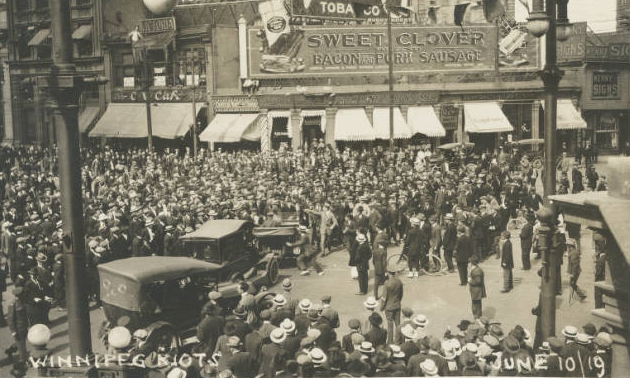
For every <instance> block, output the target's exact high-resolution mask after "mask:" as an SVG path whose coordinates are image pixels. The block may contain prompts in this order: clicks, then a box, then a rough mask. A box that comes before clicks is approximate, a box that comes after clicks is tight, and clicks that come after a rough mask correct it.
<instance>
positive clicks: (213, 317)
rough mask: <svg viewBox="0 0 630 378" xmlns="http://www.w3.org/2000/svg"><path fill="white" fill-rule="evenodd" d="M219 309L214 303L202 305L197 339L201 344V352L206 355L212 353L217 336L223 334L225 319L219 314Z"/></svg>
mask: <svg viewBox="0 0 630 378" xmlns="http://www.w3.org/2000/svg"><path fill="white" fill-rule="evenodd" d="M220 310H221V308H220V307H218V306H216V305H215V304H209V305H208V306H204V312H205V314H204V318H203V319H202V320H201V322H200V323H199V325H198V326H197V339H199V342H200V343H202V344H203V347H204V349H203V352H204V353H206V354H208V355H210V354H212V352H213V351H214V347H215V346H216V344H217V340H218V339H219V336H221V335H222V334H223V326H224V325H225V321H224V319H223V317H222V316H220Z"/></svg>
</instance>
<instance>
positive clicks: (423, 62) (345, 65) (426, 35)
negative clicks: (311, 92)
mask: <svg viewBox="0 0 630 378" xmlns="http://www.w3.org/2000/svg"><path fill="white" fill-rule="evenodd" d="M248 37H249V49H248V50H249V51H248V53H249V57H248V58H249V59H248V61H249V74H250V76H251V77H268V76H278V75H285V76H290V77H299V76H313V75H321V76H329V75H348V74H355V75H371V74H382V73H386V72H387V66H388V60H389V57H388V53H387V30H386V28H384V27H378V26H374V27H354V26H350V27H302V28H292V30H291V31H290V32H288V33H285V34H283V35H282V40H280V41H277V42H276V43H275V44H274V47H273V50H271V49H270V48H269V47H268V46H269V45H268V43H267V41H266V38H265V34H264V33H260V32H259V30H258V29H250V30H249V36H248ZM392 38H393V41H394V47H393V50H394V55H393V60H394V70H395V72H396V73H398V74H405V73H421V72H429V71H432V72H444V71H460V70H468V71H471V70H476V71H485V70H492V69H494V67H495V56H494V54H495V46H496V45H497V40H496V35H495V32H494V26H493V25H488V26H474V27H467V28H466V29H462V28H460V27H427V26H396V27H394V28H393V36H392Z"/></svg>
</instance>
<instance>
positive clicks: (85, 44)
mask: <svg viewBox="0 0 630 378" xmlns="http://www.w3.org/2000/svg"><path fill="white" fill-rule="evenodd" d="M75 45H76V47H77V50H76V51H77V55H78V56H92V41H88V40H85V39H82V40H79V41H76V42H75Z"/></svg>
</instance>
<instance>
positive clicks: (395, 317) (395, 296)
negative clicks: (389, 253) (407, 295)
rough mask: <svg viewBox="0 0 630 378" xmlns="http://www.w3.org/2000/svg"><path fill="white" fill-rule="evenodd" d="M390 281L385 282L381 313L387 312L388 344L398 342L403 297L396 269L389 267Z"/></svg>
mask: <svg viewBox="0 0 630 378" xmlns="http://www.w3.org/2000/svg"><path fill="white" fill-rule="evenodd" d="M387 275H388V279H387V282H385V296H384V297H383V301H382V302H381V311H385V318H386V319H387V343H388V344H391V343H395V342H398V340H396V339H397V338H398V337H397V333H396V332H394V330H395V329H398V326H399V325H400V308H401V302H402V297H403V284H402V281H401V280H400V279H399V278H398V277H396V268H395V267H394V266H391V267H387Z"/></svg>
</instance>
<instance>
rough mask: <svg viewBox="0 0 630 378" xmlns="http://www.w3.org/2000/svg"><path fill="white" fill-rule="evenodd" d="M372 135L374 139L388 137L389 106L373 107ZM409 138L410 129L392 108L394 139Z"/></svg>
mask: <svg viewBox="0 0 630 378" xmlns="http://www.w3.org/2000/svg"><path fill="white" fill-rule="evenodd" d="M373 119H374V136H375V138H376V139H389V108H374V117H373ZM409 138H411V130H410V129H409V126H408V125H407V122H405V118H404V117H403V115H402V113H401V112H400V108H394V139H409Z"/></svg>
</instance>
